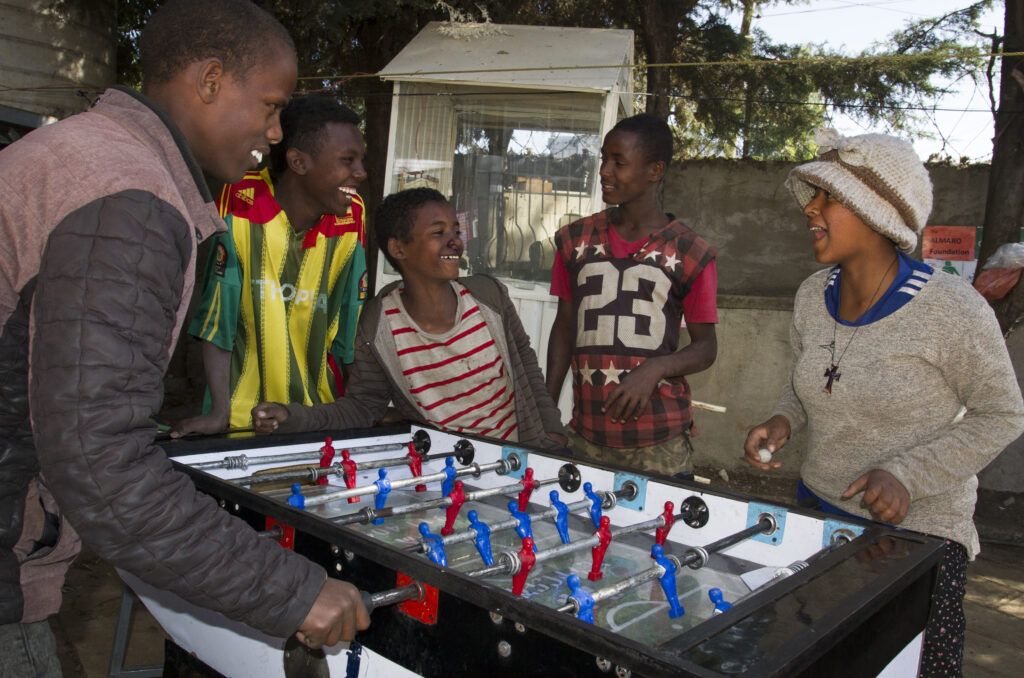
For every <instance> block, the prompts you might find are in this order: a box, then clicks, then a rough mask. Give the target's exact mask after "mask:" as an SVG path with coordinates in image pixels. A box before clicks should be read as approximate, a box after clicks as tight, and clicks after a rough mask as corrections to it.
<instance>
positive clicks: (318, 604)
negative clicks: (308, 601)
mask: <svg viewBox="0 0 1024 678" xmlns="http://www.w3.org/2000/svg"><path fill="white" fill-rule="evenodd" d="M368 628H370V613H369V612H368V611H367V610H366V606H365V605H364V604H363V599H362V595H361V594H360V592H359V589H357V588H356V587H355V586H353V585H352V584H349V583H348V582H345V581H340V580H338V579H331V578H330V577H328V578H327V581H326V582H324V587H323V588H322V589H320V595H318V596H317V597H316V600H315V601H314V602H313V607H311V608H310V609H309V614H307V615H306V619H305V621H303V622H302V626H300V627H299V630H298V631H296V632H295V637H296V638H298V639H299V642H300V643H302V644H303V645H305V646H306V647H309V648H312V649H317V648H320V647H324V646H326V647H330V646H332V645H337V644H338V643H339V642H342V641H349V640H352V639H353V638H355V637H356V633H357V632H359V631H365V630H366V629H368Z"/></svg>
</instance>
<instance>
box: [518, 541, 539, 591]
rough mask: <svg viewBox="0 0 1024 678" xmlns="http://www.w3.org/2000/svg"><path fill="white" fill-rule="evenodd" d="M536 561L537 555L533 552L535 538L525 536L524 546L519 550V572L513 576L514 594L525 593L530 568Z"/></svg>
mask: <svg viewBox="0 0 1024 678" xmlns="http://www.w3.org/2000/svg"><path fill="white" fill-rule="evenodd" d="M536 563H537V556H536V555H534V553H533V539H531V538H530V537H523V548H522V549H521V550H520V551H519V572H517V573H516V574H514V575H513V576H512V595H514V596H521V595H523V588H524V587H525V586H526V578H527V577H529V576H530V570H532V569H533V566H534V565H535V564H536Z"/></svg>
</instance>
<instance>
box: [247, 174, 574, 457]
mask: <svg viewBox="0 0 1024 678" xmlns="http://www.w3.org/2000/svg"><path fill="white" fill-rule="evenodd" d="M373 225H374V229H375V235H376V236H377V237H376V241H377V243H378V244H379V245H380V247H381V251H382V253H383V254H384V256H385V257H387V259H388V261H389V262H391V264H392V265H393V266H394V267H395V268H396V269H397V270H398V271H399V272H400V273H401V275H402V280H401V282H398V283H393V284H391V285H388V286H387V287H385V288H384V289H382V290H381V291H380V293H379V294H378V295H377V297H376V298H374V299H373V300H371V301H370V302H367V304H366V307H365V308H364V310H363V315H362V318H361V319H360V322H359V329H358V332H357V336H356V353H355V361H354V362H353V364H352V367H351V369H350V373H349V382H348V383H349V390H348V391H347V392H346V394H345V397H343V398H340V399H338V400H336V401H335V402H333V403H328V404H323V405H315V406H312V407H306V406H303V405H299V404H289V405H284V404H280V403H261V404H260V405H258V406H257V407H256V408H254V409H253V422H254V424H255V426H256V430H257V431H259V432H262V433H270V432H273V431H309V430H325V429H346V428H361V427H366V426H370V425H372V424H374V423H376V422H377V420H378V419H379V418H380V415H381V413H383V412H384V411H385V409H386V407H387V405H388V403H389V402H391V403H393V404H394V406H395V407H396V408H397V409H398V411H399V413H400V414H401V415H402V416H403V417H404V418H406V419H408V420H412V421H419V422H425V423H429V424H432V425H434V426H437V427H439V428H442V429H445V430H450V431H456V432H465V433H471V434H475V435H481V436H486V437H489V438H496V439H500V440H506V441H509V442H518V443H522V444H526V445H533V446H538V447H545V448H555V447H561V446H564V445H565V443H566V438H565V433H564V429H563V427H562V424H561V417H560V416H559V413H558V408H557V406H556V405H555V403H554V401H552V399H551V396H550V395H549V394H548V391H547V389H546V388H545V386H544V377H543V376H542V374H541V371H540V367H539V366H538V364H537V356H536V355H535V354H534V352H533V349H532V348H531V347H530V340H529V338H528V337H527V336H526V333H525V331H524V330H523V327H522V324H521V323H520V321H519V316H518V315H517V314H516V311H515V307H514V306H513V305H512V300H511V299H510V298H509V296H508V292H507V291H506V289H505V287H504V285H502V284H501V283H500V282H498V281H497V280H495V279H494V278H492V277H490V276H483V275H475V276H470V277H467V278H461V279H460V278H459V261H460V259H461V258H462V253H463V243H462V238H461V232H460V229H459V223H458V221H457V220H456V218H455V210H454V209H453V208H452V206H451V204H450V203H449V202H448V200H447V199H445V197H444V196H443V195H441V194H440V193H438V192H437V191H435V190H433V189H427V188H416V189H410V190H407V191H401V192H399V193H395V194H393V195H390V196H388V197H387V198H386V199H385V200H384V202H383V203H381V205H380V207H378V209H377V212H376V214H375V215H374V220H373Z"/></svg>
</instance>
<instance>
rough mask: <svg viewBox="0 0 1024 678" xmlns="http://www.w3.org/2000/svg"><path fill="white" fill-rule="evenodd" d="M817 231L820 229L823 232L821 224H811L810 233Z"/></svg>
mask: <svg viewBox="0 0 1024 678" xmlns="http://www.w3.org/2000/svg"><path fill="white" fill-rule="evenodd" d="M817 231H822V232H824V231H825V229H824V228H822V227H821V226H811V233H815V232H817Z"/></svg>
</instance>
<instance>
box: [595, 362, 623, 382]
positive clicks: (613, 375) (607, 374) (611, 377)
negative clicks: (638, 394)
mask: <svg viewBox="0 0 1024 678" xmlns="http://www.w3.org/2000/svg"><path fill="white" fill-rule="evenodd" d="M625 371H626V370H620V369H619V368H617V367H615V363H610V364H609V365H608V367H606V368H604V369H603V370H601V372H603V373H604V383H606V384H618V383H620V382H619V375H620V374H622V373H623V372H625Z"/></svg>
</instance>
